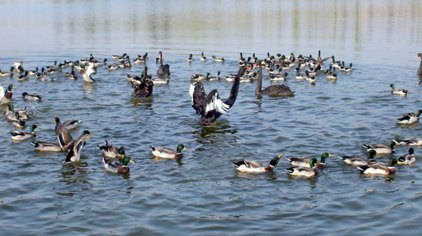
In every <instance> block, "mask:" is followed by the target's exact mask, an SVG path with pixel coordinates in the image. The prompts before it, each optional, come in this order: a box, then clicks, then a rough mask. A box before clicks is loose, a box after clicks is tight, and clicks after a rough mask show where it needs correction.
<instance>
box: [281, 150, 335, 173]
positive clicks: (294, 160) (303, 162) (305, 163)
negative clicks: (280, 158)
mask: <svg viewBox="0 0 422 236" xmlns="http://www.w3.org/2000/svg"><path fill="white" fill-rule="evenodd" d="M329 155H330V154H328V153H327V152H324V153H322V154H321V161H317V162H316V163H315V165H316V166H317V167H318V168H320V169H322V168H324V167H325V160H326V159H327V158H328V157H329ZM311 159H312V158H308V157H289V158H287V160H289V161H290V165H292V166H298V167H309V163H310V161H311Z"/></svg>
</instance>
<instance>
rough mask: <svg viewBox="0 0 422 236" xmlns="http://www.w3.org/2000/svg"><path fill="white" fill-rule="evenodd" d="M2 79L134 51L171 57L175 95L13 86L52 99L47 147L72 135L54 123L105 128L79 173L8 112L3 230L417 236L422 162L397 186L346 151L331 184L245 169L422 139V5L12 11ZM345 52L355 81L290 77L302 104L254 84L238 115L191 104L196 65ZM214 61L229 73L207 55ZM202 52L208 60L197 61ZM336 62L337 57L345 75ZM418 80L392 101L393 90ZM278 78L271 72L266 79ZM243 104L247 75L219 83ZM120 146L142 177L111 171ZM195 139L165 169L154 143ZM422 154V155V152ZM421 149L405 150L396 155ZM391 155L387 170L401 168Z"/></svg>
mask: <svg viewBox="0 0 422 236" xmlns="http://www.w3.org/2000/svg"><path fill="white" fill-rule="evenodd" d="M0 9H2V14H1V15H0V22H2V24H1V25H0V30H1V31H2V32H5V33H4V34H2V36H0V41H1V42H2V46H1V47H0V69H1V70H8V68H10V66H11V65H12V64H13V62H15V61H23V63H24V67H25V68H26V69H34V68H35V67H37V66H38V67H40V68H41V67H42V66H47V65H52V64H53V62H54V61H55V60H57V61H58V62H62V61H63V60H77V59H80V58H87V57H88V56H89V54H90V53H93V54H94V56H95V57H96V58H98V59H103V58H108V60H109V62H112V59H111V55H112V54H122V53H124V52H126V53H128V54H129V55H130V56H131V57H132V58H134V57H135V56H136V55H138V54H143V53H145V52H148V53H149V56H150V60H149V62H148V63H147V65H148V67H149V68H150V71H151V72H152V73H155V71H156V69H157V65H156V64H155V61H154V58H155V57H156V56H157V53H158V51H160V50H161V51H163V54H164V60H165V63H168V64H170V65H171V72H172V74H171V81H170V84H169V85H166V86H157V87H154V95H153V97H152V98H151V99H148V100H140V99H134V98H133V97H132V96H131V94H132V91H133V89H132V88H131V87H130V85H129V84H128V82H127V79H126V74H128V73H129V74H139V73H140V72H141V71H142V69H143V66H142V65H136V64H133V67H132V68H131V69H121V70H117V71H113V72H108V71H107V70H106V69H105V67H100V68H98V70H97V74H96V75H94V76H93V77H94V78H95V79H96V80H97V83H95V84H93V85H89V84H84V83H83V81H82V79H79V80H77V81H71V80H68V79H66V78H64V76H62V75H61V74H60V73H58V74H55V75H52V76H51V78H54V79H55V81H54V82H41V81H37V80H36V79H35V78H30V79H29V80H27V81H24V82H18V81H16V79H15V78H0V85H2V86H3V87H6V86H7V85H8V84H14V85H15V90H14V96H13V104H14V105H15V106H17V107H24V106H28V105H29V104H27V103H25V102H24V101H22V98H21V96H20V95H21V94H22V92H24V91H27V92H31V93H38V94H41V95H43V100H44V101H43V102H41V103H35V104H30V105H31V106H33V107H34V108H35V109H36V116H35V118H34V119H33V120H31V121H30V122H29V123H35V124H37V125H38V129H37V139H39V140H45V141H55V139H56V138H55V136H54V124H55V123H54V117H60V118H61V119H62V120H69V119H80V120H82V123H81V125H80V127H79V128H78V129H77V130H75V131H73V132H72V135H73V137H77V136H79V134H80V133H81V132H82V131H83V130H85V129H87V130H89V131H91V132H92V134H93V136H92V138H91V140H89V141H88V143H87V145H86V146H85V147H84V149H83V151H82V161H81V162H80V163H78V164H74V165H66V164H63V163H62V161H63V160H64V158H65V155H64V154H63V153H57V154H50V153H38V152H35V151H34V147H33V146H32V145H31V144H30V142H28V141H24V142H12V141H11V139H10V134H9V132H10V131H11V130H14V128H13V127H12V125H11V124H10V123H9V122H7V121H6V120H5V119H0V139H1V140H2V144H1V145H0V153H2V165H0V179H2V181H0V212H1V214H2V217H1V219H0V225H1V226H2V227H1V230H0V232H2V234H4V235H6V234H19V235H29V234H42V233H44V234H48V235H63V234H72V235H76V234H79V235H87V234H101V235H104V234H107V235H152V234H153V235H168V234H177V235H186V234H194V235H227V234H236V235H256V234H260V235H280V234H290V235H306V234H311V233H312V234H323V235H338V234H339V232H342V233H341V234H344V235H362V234H368V235H369V234H373V235H381V234H382V235H390V234H391V235H397V234H403V235H416V234H418V233H419V232H420V226H419V222H420V221H421V220H422V204H420V203H421V200H422V192H421V190H420V189H421V187H422V186H421V185H422V184H421V181H422V179H421V174H420V172H421V169H422V168H421V163H418V162H419V160H418V161H417V162H416V164H415V165H412V166H400V167H397V173H396V175H394V176H393V177H389V178H384V177H365V176H362V175H360V173H359V171H358V170H357V169H356V168H353V167H350V166H347V165H345V164H344V163H343V162H342V161H341V159H339V158H338V157H333V158H329V159H328V160H327V168H326V169H325V170H323V171H322V172H321V173H320V175H319V176H318V177H317V178H314V179H309V180H308V179H303V178H291V177H289V176H288V174H287V170H286V168H288V167H289V165H288V162H287V161H286V159H284V158H282V159H281V160H280V163H279V164H278V166H277V167H276V168H275V171H274V172H273V173H270V174H263V175H250V174H241V173H238V172H236V170H235V169H234V166H233V165H232V161H233V160H238V159H252V160H256V161H259V162H261V163H268V162H269V161H270V160H271V158H272V157H273V156H275V155H276V154H278V153H280V152H283V153H284V155H285V156H319V155H320V154H321V153H322V152H330V153H334V154H337V155H365V152H364V150H363V149H362V148H361V145H362V144H364V143H388V142H389V141H391V139H392V138H394V137H395V136H402V137H421V131H422V128H421V125H420V124H417V125H414V126H411V127H404V126H398V125H396V123H395V119H396V118H398V117H400V115H401V114H402V113H406V112H416V110H418V109H421V105H422V103H421V98H422V96H421V93H422V88H421V86H420V84H419V82H420V81H419V79H418V78H417V77H416V70H417V68H418V66H419V59H417V57H416V54H417V53H418V52H420V51H422V50H421V48H420V45H422V38H421V37H420V35H422V34H421V33H422V24H421V22H422V13H421V12H422V3H421V2H419V1H334V2H333V1H293V2H291V1H248V2H243V1H213V2H203V1H189V0H183V1H152V2H148V3H144V2H141V1H125V2H124V4H123V3H121V1H99V0H93V1H87V2H86V1H83V2H81V1H59V2H57V1H50V0H46V1H29V0H28V1H18V2H15V1H1V2H0ZM318 50H321V51H322V56H323V57H325V56H331V55H335V56H336V58H338V59H339V60H344V61H345V62H346V63H347V64H348V63H350V62H351V63H353V67H354V70H353V72H351V73H339V78H338V80H337V81H336V82H331V81H328V80H327V79H326V78H325V77H324V76H319V77H317V82H316V84H315V85H314V86H312V85H309V84H308V83H307V82H304V81H298V80H295V79H294V78H293V76H292V74H291V73H290V77H291V78H290V79H288V80H287V81H286V82H285V83H286V84H287V85H288V86H290V88H292V90H294V91H296V96H295V97H291V98H282V99H280V98H269V97H263V98H262V99H258V98H257V97H256V96H255V95H254V91H255V86H256V84H255V83H242V84H241V86H240V90H239V95H238V98H237V100H236V103H235V104H234V106H233V108H232V109H231V110H230V111H229V112H228V113H227V114H225V115H223V116H222V117H221V118H220V119H219V120H218V121H217V122H216V123H214V124H213V125H210V126H205V127H204V126H201V125H200V124H199V122H198V120H199V118H198V117H197V116H196V115H195V111H194V110H193V109H192V107H191V98H190V96H189V94H188V90H189V84H190V76H191V75H192V74H193V73H206V72H210V73H211V74H216V73H217V71H219V70H220V71H221V73H222V75H223V76H224V75H227V74H229V73H236V72H237V70H238V62H237V60H238V58H239V52H243V54H244V56H251V54H252V53H256V55H257V56H258V57H260V58H265V57H266V53H267V52H270V53H271V54H276V53H282V54H290V53H291V52H294V53H296V54H304V55H309V54H312V55H313V56H314V57H316V54H317V52H318ZM201 52H204V53H205V54H206V56H207V57H209V58H210V57H211V55H217V56H224V57H225V58H226V61H225V62H224V63H214V62H212V61H211V60H208V61H207V62H205V63H201V62H199V60H198V59H199V55H200V53H201ZM190 53H193V54H194V58H195V59H196V60H195V61H194V62H192V63H188V62H187V61H186V59H187V57H188V55H189V54H190ZM327 65H328V64H326V66H327ZM390 83H394V84H395V85H396V87H397V88H407V89H408V90H409V94H408V95H407V96H406V97H399V96H393V95H391V94H390V87H389V84H390ZM269 84H270V82H269V81H268V80H264V86H268V85H269ZM204 87H205V90H206V91H207V92H209V91H211V90H212V89H218V91H219V93H220V96H221V97H222V98H226V97H227V96H228V94H229V92H230V88H231V83H229V82H227V81H225V80H222V81H216V82H204ZM104 139H108V140H109V141H111V142H112V143H113V144H115V145H117V146H120V145H125V147H126V150H127V153H128V154H129V155H130V156H131V157H132V158H134V159H135V161H136V163H135V164H132V165H131V166H130V168H131V171H130V175H128V176H120V175H114V174H110V173H107V172H105V171H104V168H103V165H102V162H101V152H100V151H99V149H98V148H97V145H98V144H102V143H103V142H104ZM178 143H183V144H184V145H186V146H187V147H188V150H187V151H185V154H184V158H183V159H182V161H181V162H180V163H177V162H175V161H157V160H152V159H151V153H150V150H149V146H150V145H154V146H165V147H170V148H174V149H175V148H176V146H177V144H178ZM415 151H416V155H417V159H419V156H420V153H422V150H421V149H420V148H416V149H415ZM406 152H407V147H397V149H396V153H397V155H396V156H399V155H403V154H405V153H406ZM388 159H389V157H382V158H379V159H378V160H380V161H385V162H386V161H387V160H388Z"/></svg>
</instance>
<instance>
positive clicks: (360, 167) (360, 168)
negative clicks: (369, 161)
mask: <svg viewBox="0 0 422 236" xmlns="http://www.w3.org/2000/svg"><path fill="white" fill-rule="evenodd" d="M357 168H358V170H360V173H361V174H363V173H364V172H365V171H366V169H368V168H369V166H366V165H365V166H357Z"/></svg>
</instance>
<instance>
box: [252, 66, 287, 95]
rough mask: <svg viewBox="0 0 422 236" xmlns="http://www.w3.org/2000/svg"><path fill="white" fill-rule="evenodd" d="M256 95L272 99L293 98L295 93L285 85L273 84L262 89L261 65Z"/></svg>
mask: <svg viewBox="0 0 422 236" xmlns="http://www.w3.org/2000/svg"><path fill="white" fill-rule="evenodd" d="M255 94H256V95H268V96H270V97H292V96H294V94H295V92H294V91H292V90H290V88H289V86H287V85H284V84H281V85H280V84H273V85H270V86H268V87H266V88H264V89H262V66H261V63H259V70H258V81H257V83H256V89H255Z"/></svg>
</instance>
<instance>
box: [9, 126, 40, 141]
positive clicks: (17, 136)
mask: <svg viewBox="0 0 422 236" xmlns="http://www.w3.org/2000/svg"><path fill="white" fill-rule="evenodd" d="M36 128H37V125H31V126H30V127H29V132H28V131H12V132H10V134H11V135H12V140H15V141H23V140H27V139H29V138H34V137H36V136H37V135H36V134H35V129H36Z"/></svg>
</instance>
